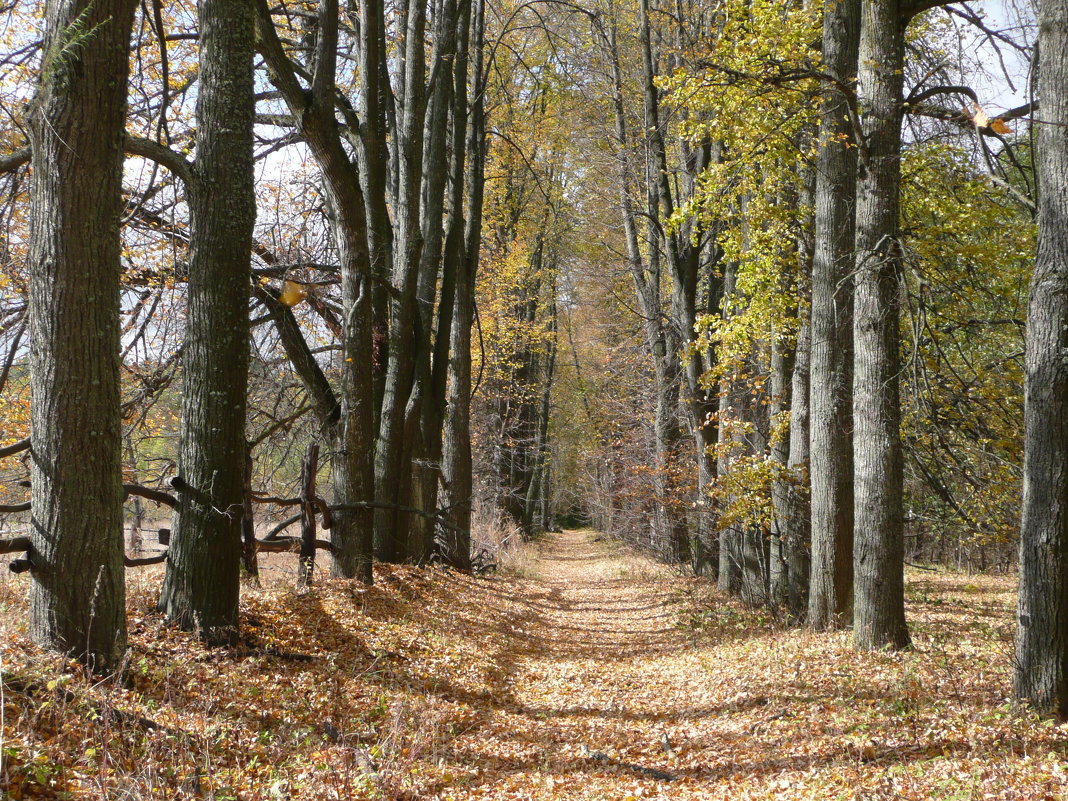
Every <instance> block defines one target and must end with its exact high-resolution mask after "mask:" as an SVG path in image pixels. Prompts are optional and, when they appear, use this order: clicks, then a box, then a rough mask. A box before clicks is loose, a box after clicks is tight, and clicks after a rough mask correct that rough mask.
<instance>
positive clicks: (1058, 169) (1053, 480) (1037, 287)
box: [1014, 0, 1068, 719]
mask: <svg viewBox="0 0 1068 801" xmlns="http://www.w3.org/2000/svg"><path fill="white" fill-rule="evenodd" d="M1038 24H1039V30H1040V32H1041V33H1040V40H1039V67H1038V76H1039V77H1038V81H1039V83H1038V96H1039V99H1040V106H1039V112H1038V114H1037V115H1036V116H1037V119H1036V122H1037V123H1039V124H1038V125H1037V126H1036V128H1037V132H1036V133H1037V137H1038V142H1037V150H1036V159H1035V167H1036V171H1037V173H1038V185H1039V187H1040V188H1041V192H1040V194H1039V209H1038V255H1037V258H1036V260H1035V273H1034V278H1033V279H1032V282H1031V298H1030V303H1029V306H1028V313H1027V357H1026V358H1027V361H1026V369H1027V374H1026V379H1025V385H1024V388H1025V392H1026V399H1025V434H1024V437H1025V439H1024V496H1023V522H1022V524H1021V531H1020V596H1019V602H1018V607H1017V619H1018V627H1017V629H1016V669H1015V683H1014V689H1015V693H1016V697H1017V698H1022V699H1027V700H1029V701H1030V702H1031V703H1032V704H1033V705H1034V706H1035V707H1037V708H1038V709H1039V710H1041V711H1043V712H1047V711H1048V712H1053V713H1054V714H1056V715H1057V716H1058V717H1059V718H1061V719H1065V718H1068V365H1066V362H1065V352H1066V349H1068V3H1066V2H1065V0H1041V2H1040V3H1039V13H1038Z"/></svg>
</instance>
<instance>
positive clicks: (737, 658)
mask: <svg viewBox="0 0 1068 801" xmlns="http://www.w3.org/2000/svg"><path fill="white" fill-rule="evenodd" d="M278 558H282V557H278ZM376 577H377V579H378V583H377V584H376V586H375V587H373V588H370V589H363V588H361V587H359V586H357V585H354V584H351V583H347V582H332V581H327V580H322V581H319V582H318V584H317V586H316V587H315V588H314V589H313V590H311V591H309V592H303V593H297V592H295V591H294V590H292V589H291V588H290V583H289V580H288V578H285V580H275V581H273V582H267V583H266V586H265V587H264V588H248V589H247V590H246V592H245V594H244V600H243V621H242V622H243V626H244V632H245V634H244V639H243V642H242V643H241V645H240V646H239V647H238V648H236V649H233V650H229V651H228V650H221V649H214V650H213V649H205V648H203V647H202V646H200V645H199V644H198V643H197V642H195V641H194V640H193V639H192V638H190V637H189V636H188V635H185V634H182V633H180V632H177V631H174V630H173V629H172V628H170V627H169V626H167V625H166V624H165V623H164V621H163V620H162V618H161V617H160V616H159V615H158V614H157V613H156V612H155V611H154V608H153V602H154V600H155V595H156V592H157V589H158V575H153V574H146V573H145V572H144V571H141V572H137V573H136V577H135V572H134V571H131V587H130V595H131V597H130V610H131V611H130V644H131V649H130V657H129V664H128V666H127V669H126V671H125V675H124V676H123V677H121V678H119V677H115V678H112V679H108V680H104V681H100V680H89V679H86V678H85V677H83V676H82V675H81V674H80V673H79V671H78V670H77V667H76V666H75V665H73V664H68V663H66V662H65V661H63V660H60V659H58V658H56V657H49V656H46V655H42V654H40V653H38V652H36V651H35V649H34V648H33V647H32V646H31V645H30V644H29V643H28V642H27V640H26V637H25V633H24V626H23V624H22V619H23V618H24V615H25V602H24V600H23V598H24V597H25V582H24V580H23V579H22V578H6V579H4V580H3V583H2V584H0V614H2V618H3V620H2V625H0V635H2V642H0V656H2V660H3V661H2V665H0V671H2V676H3V698H2V703H0V706H2V709H3V720H2V732H3V740H2V742H0V753H2V758H3V764H2V765H0V797H3V798H12V799H22V798H37V797H53V798H63V797H75V798H109V799H141V798H174V799H195V798H201V799H218V800H219V801H222V799H245V800H246V801H251V800H252V799H267V800H278V799H290V798H292V799H364V798H366V799H442V800H444V799H554V798H566V799H571V798H573V799H621V800H626V799H639V798H641V799H652V798H662V799H703V798H722V799H750V798H751V799H791V798H798V799H800V798H812V799H877V798H878V799H882V798H886V799H891V798H895V799H896V798H907V799H913V798H915V799H928V798H944V799H988V798H997V799H1060V798H1065V797H1068V795H1066V794H1068V763H1066V761H1065V757H1066V752H1068V730H1066V729H1065V728H1064V727H1059V726H1055V725H1053V724H1052V723H1051V722H1049V721H1043V720H1039V719H1037V718H1035V717H1034V716H1031V715H1029V714H1027V713H1026V712H1024V711H1022V710H1018V709H1016V708H1014V707H1013V706H1012V705H1011V704H1010V703H1008V701H1007V697H1008V694H1009V681H1010V673H1011V670H1010V665H1011V638H1012V628H1011V626H1012V624H1011V617H1012V615H1011V608H1012V603H1013V590H1014V587H1013V583H1012V582H1011V581H1010V580H1008V579H1002V578H990V577H977V576H963V575H955V574H945V573H933V572H915V573H911V574H910V576H909V584H908V594H909V601H910V603H909V610H908V611H909V615H910V622H911V625H912V631H913V637H914V640H915V648H914V649H913V650H911V651H908V652H905V653H898V654H894V653H875V654H857V653H855V652H853V651H851V650H850V648H849V636H848V634H846V633H843V634H813V633H809V632H804V631H798V630H793V629H790V628H788V627H786V626H784V625H782V623H781V622H780V621H777V620H775V619H774V618H772V617H771V616H770V615H768V613H766V612H759V611H750V610H745V609H743V608H741V607H740V606H738V605H736V604H734V603H729V602H727V601H725V600H724V599H723V598H722V597H721V596H719V595H717V594H716V593H715V591H714V589H713V588H711V587H710V586H709V585H708V583H706V582H704V581H701V580H697V579H685V578H679V577H677V576H674V575H672V574H671V573H670V572H668V571H666V570H664V569H663V568H660V567H657V566H655V565H653V564H651V563H648V562H646V561H644V560H643V559H641V558H639V557H636V556H634V555H632V554H629V553H627V552H626V551H625V550H624V549H623V548H622V547H621V546H619V545H617V544H615V543H613V542H612V541H610V540H608V539H606V538H604V537H603V536H599V535H597V534H596V533H594V532H588V531H582V532H567V533H564V534H558V535H553V536H552V537H550V538H549V539H547V540H545V541H544V542H542V543H541V544H540V545H539V546H537V548H536V549H535V552H534V553H533V554H531V555H530V557H529V558H528V559H526V560H525V562H524V563H523V565H522V566H521V569H519V570H517V571H513V573H511V574H505V575H499V576H492V577H488V578H486V577H472V576H466V575H461V574H458V573H455V572H451V571H447V570H443V569H415V568H381V569H380V570H379V572H378V573H377V576H376Z"/></svg>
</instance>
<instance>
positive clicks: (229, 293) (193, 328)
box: [160, 0, 256, 643]
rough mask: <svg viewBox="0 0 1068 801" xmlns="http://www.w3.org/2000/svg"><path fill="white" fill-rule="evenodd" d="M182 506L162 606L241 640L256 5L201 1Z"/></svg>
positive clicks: (219, 638) (217, 637) (226, 639)
mask: <svg viewBox="0 0 1068 801" xmlns="http://www.w3.org/2000/svg"><path fill="white" fill-rule="evenodd" d="M198 17H199V23H200V37H199V42H200V49H199V59H200V91H199V93H198V95H197V109H196V118H197V119H196V122H197V129H196V161H195V162H194V163H193V165H192V166H191V168H190V169H189V170H188V173H189V176H188V177H189V182H188V191H189V198H190V200H189V218H190V229H191V230H190V242H189V279H188V285H187V293H188V294H187V297H188V316H187V319H186V335H185V340H184V348H183V354H182V355H183V365H184V382H183V392H182V427H181V435H180V452H179V458H178V470H179V476H178V477H177V478H176V479H175V481H174V482H173V483H174V486H175V488H176V489H177V490H178V498H179V503H178V508H177V511H176V517H175V522H174V526H173V528H174V533H173V537H172V540H171V545H170V551H169V558H168V559H167V574H166V578H165V581H164V584H163V590H162V595H161V599H160V606H161V608H162V609H163V610H164V611H165V612H166V613H167V615H168V616H169V617H170V618H171V619H172V620H175V621H177V622H178V623H179V624H180V625H181V626H182V627H184V628H189V629H194V630H196V631H197V632H198V633H199V634H200V635H201V636H202V637H203V638H204V639H206V640H207V641H208V642H212V643H231V642H233V641H235V640H236V638H237V633H238V596H239V565H240V558H241V520H242V517H243V515H244V500H245V451H246V443H245V408H246V398H247V384H248V364H249V322H248V304H249V279H250V271H249V270H250V260H251V249H252V227H253V224H254V223H255V219H256V200H255V195H254V190H253V160H252V131H253V117H254V112H255V100H254V98H253V80H252V76H253V72H252V56H253V52H254V47H255V22H256V10H255V7H254V6H253V5H252V4H251V3H249V2H246V1H245V0H201V2H200V4H199V6H198Z"/></svg>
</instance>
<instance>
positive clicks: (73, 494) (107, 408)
mask: <svg viewBox="0 0 1068 801" xmlns="http://www.w3.org/2000/svg"><path fill="white" fill-rule="evenodd" d="M134 7H135V4H134V3H133V2H132V0H94V2H87V1H86V0H50V1H49V2H48V3H47V4H46V7H45V40H44V57H43V64H42V68H41V78H40V83H39V86H38V91H37V95H36V96H35V98H34V100H33V102H32V104H31V109H30V115H29V118H30V125H29V131H30V144H31V149H32V163H33V184H32V222H31V234H30V248H29V251H30V253H29V266H30V300H29V315H30V332H31V344H30V386H31V418H32V427H33V444H32V449H31V453H32V467H31V479H32V509H33V517H32V522H31V539H32V547H31V550H30V552H29V559H30V563H31V565H32V576H33V581H32V583H31V588H30V632H31V635H32V636H33V638H34V640H36V641H37V642H38V643H39V644H41V645H42V646H44V647H46V648H54V649H58V650H61V651H66V652H69V653H72V654H74V655H76V656H77V657H78V658H79V659H82V660H84V661H85V662H86V663H87V664H88V665H90V666H91V667H92V668H93V669H96V670H101V671H102V670H108V669H111V668H113V667H115V666H116V665H118V663H119V662H120V661H121V659H122V656H123V654H124V653H125V651H126V617H125V614H126V613H125V597H126V593H125V577H124V569H123V523H122V498H123V490H122V477H121V460H120V453H121V451H120V448H121V423H120V420H119V274H120V263H119V216H120V211H121V208H122V200H121V190H122V159H123V140H124V117H125V110H126V83H127V75H128V52H129V40H130V30H131V26H132V25H133V12H134Z"/></svg>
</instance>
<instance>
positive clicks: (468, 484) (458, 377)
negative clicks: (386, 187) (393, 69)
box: [442, 0, 486, 567]
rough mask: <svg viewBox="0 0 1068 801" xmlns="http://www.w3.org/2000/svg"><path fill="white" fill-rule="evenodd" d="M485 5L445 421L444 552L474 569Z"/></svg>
mask: <svg viewBox="0 0 1068 801" xmlns="http://www.w3.org/2000/svg"><path fill="white" fill-rule="evenodd" d="M485 13H486V4H485V0H475V2H474V13H473V14H472V16H471V48H470V52H471V68H472V69H471V73H472V76H473V78H472V84H471V92H470V97H471V98H472V101H471V110H470V115H469V117H468V125H467V158H468V167H467V174H466V179H465V183H466V194H467V205H468V215H467V225H466V228H465V230H464V249H463V250H464V254H465V258H464V262H463V264H462V265H461V266H460V269H458V270H457V271H456V300H455V304H454V313H453V321H452V343H451V344H452V353H451V356H450V358H449V388H448V407H447V413H446V415H445V437H444V443H443V457H442V474H443V479H444V484H445V501H446V509H447V513H448V516H449V519H450V521H451V522H452V524H453V525H454V526H455V529H456V530H455V531H453V532H451V533H450V534H449V537H448V539H447V541H446V543H445V546H444V548H443V551H444V553H445V558H446V560H447V561H449V562H450V563H452V564H456V565H457V566H461V567H469V566H470V564H471V540H470V531H471V497H472V494H473V479H472V459H471V329H472V328H473V327H474V324H475V294H474V293H475V275H476V273H477V271H478V259H479V255H480V252H481V243H482V201H483V197H484V194H483V193H484V183H485V154H486V101H485V84H484V75H483V62H484V59H485Z"/></svg>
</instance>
